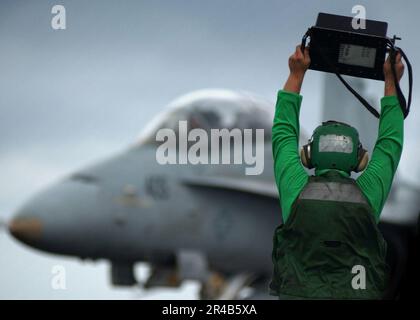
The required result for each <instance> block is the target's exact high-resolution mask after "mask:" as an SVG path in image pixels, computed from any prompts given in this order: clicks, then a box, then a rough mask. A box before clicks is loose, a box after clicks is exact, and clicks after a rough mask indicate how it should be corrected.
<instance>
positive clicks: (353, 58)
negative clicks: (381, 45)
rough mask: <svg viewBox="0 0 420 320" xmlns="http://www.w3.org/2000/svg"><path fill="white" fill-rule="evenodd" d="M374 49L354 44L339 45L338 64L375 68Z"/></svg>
mask: <svg viewBox="0 0 420 320" xmlns="http://www.w3.org/2000/svg"><path fill="white" fill-rule="evenodd" d="M375 57H376V48H370V47H363V46H358V45H354V44H340V54H339V56H338V62H339V63H343V64H348V65H353V66H360V67H367V68H373V67H375Z"/></svg>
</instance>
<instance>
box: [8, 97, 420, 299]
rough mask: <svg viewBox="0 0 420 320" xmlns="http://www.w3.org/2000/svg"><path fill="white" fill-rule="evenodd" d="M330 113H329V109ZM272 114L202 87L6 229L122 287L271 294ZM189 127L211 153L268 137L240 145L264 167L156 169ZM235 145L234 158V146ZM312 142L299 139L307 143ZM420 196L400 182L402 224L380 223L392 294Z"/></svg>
mask: <svg viewBox="0 0 420 320" xmlns="http://www.w3.org/2000/svg"><path fill="white" fill-rule="evenodd" d="M338 90H339V89H338ZM349 99H351V98H349ZM344 100H345V99H343V98H341V100H340V102H341V103H343V101H344ZM352 102H353V104H354V101H352ZM325 105H326V106H327V107H326V108H327V109H328V105H330V106H332V105H333V104H332V103H328V102H326V103H325ZM273 112H274V104H273V103H270V102H268V101H266V100H264V99H262V98H260V97H258V96H256V95H253V94H249V93H244V92H233V91H228V90H201V91H197V92H193V93H190V94H187V95H185V96H183V97H181V98H178V99H176V100H175V101H173V102H172V103H170V104H169V106H168V107H167V109H166V111H165V112H164V113H162V114H160V115H158V116H157V118H156V119H155V120H154V121H152V122H151V123H150V124H149V126H148V127H147V128H145V130H144V131H143V133H142V134H141V136H140V139H139V140H137V141H136V143H135V144H133V145H131V146H130V147H129V148H128V149H127V150H125V151H124V152H122V153H121V154H118V155H115V156H113V157H111V158H109V159H106V160H104V161H102V162H100V163H98V164H94V165H92V166H88V167H86V168H83V169H81V170H79V171H77V172H74V173H73V174H71V175H69V176H68V177H66V178H65V179H63V180H61V181H58V182H57V183H56V184H55V185H52V186H51V187H49V188H48V189H46V190H44V191H42V192H40V193H38V194H37V195H35V196H34V197H33V198H32V199H30V200H29V201H28V202H27V203H26V204H24V205H23V206H22V207H21V209H20V210H19V211H18V212H17V213H16V214H15V216H14V218H13V220H12V221H11V222H10V224H9V230H10V232H11V234H12V235H13V236H14V237H15V238H16V239H18V240H20V241H22V242H24V243H25V244H27V245H29V246H31V247H34V248H37V249H39V250H43V251H47V252H50V253H54V254H60V255H69V256H75V257H79V258H81V259H93V260H97V259H106V260H109V261H110V264H111V280H112V283H113V284H114V285H122V286H134V285H137V284H138V283H141V284H142V285H143V287H144V288H146V289H149V288H155V287H177V286H179V285H180V284H181V283H182V282H183V281H184V280H186V279H189V280H197V281H199V282H200V283H201V284H202V289H201V291H200V297H201V298H206V299H235V298H238V297H240V293H241V291H242V289H244V288H246V287H248V288H251V289H253V290H254V291H253V292H254V294H253V295H251V296H249V298H269V295H268V282H269V279H270V277H271V274H272V261H271V250H272V236H273V231H274V229H275V228H276V226H278V225H279V224H281V223H282V221H281V210H280V206H279V199H278V193H277V189H276V186H275V183H274V173H273V159H272V151H271V126H272V120H273ZM364 116H365V115H364ZM325 120H327V119H325ZM337 120H339V119H337ZM354 120H355V121H357V120H358V119H357V117H355V119H354ZM183 121H185V122H186V124H187V129H186V130H187V131H188V132H191V131H192V130H194V129H197V128H200V129H203V130H204V131H205V132H206V133H209V137H208V145H209V146H211V145H212V144H211V140H212V139H213V138H212V136H211V135H210V133H211V130H212V129H229V130H233V129H235V128H237V129H239V130H240V132H241V133H242V136H243V134H244V131H245V130H246V129H251V130H252V132H253V133H255V132H256V131H257V130H258V129H260V130H261V129H262V130H264V131H263V132H264V135H263V136H264V139H263V141H258V139H253V140H252V142H251V144H250V145H248V146H247V145H246V142H245V140H241V142H240V145H241V147H242V148H243V149H242V151H243V150H245V149H246V147H250V150H252V152H256V150H258V148H263V149H260V150H263V158H264V160H263V161H264V165H263V171H262V172H261V174H257V175H247V174H246V169H247V168H249V164H247V163H246V162H244V161H243V162H242V163H241V162H240V161H238V163H226V162H225V163H223V162H222V163H218V164H203V163H195V164H192V163H188V162H187V163H185V164H182V163H179V162H180V161H178V162H177V163H176V164H164V165H162V164H160V163H159V161H158V159H157V149H158V148H159V147H160V146H162V145H161V144H162V141H158V140H159V139H157V137H158V136H159V134H158V132H159V130H161V129H171V130H172V131H173V132H174V133H175V136H176V137H177V138H179V136H180V135H181V127H180V125H179V124H180V122H183ZM347 122H349V121H348V119H347ZM350 122H351V121H350ZM352 124H354V123H352ZM354 125H356V127H357V124H354ZM232 132H233V131H229V132H228V133H227V134H228V135H230V134H231V133H232ZM228 138H229V139H227V140H228V141H230V142H231V144H230V145H229V146H228V147H227V148H228V151H229V152H228V153H229V154H230V155H231V156H232V155H233V153H234V152H233V151H234V150H233V149H234V148H235V146H234V143H232V140H235V139H234V137H233V136H232V137H228ZM307 139H308V136H307V135H306V134H305V132H304V131H301V137H300V144H301V145H302V144H304V143H306V141H307ZM185 143H186V146H187V149H184V150H182V149H181V148H179V145H180V144H182V142H180V141H177V143H176V144H175V145H173V146H172V147H173V148H175V153H176V159H178V160H179V159H181V158H183V159H184V160H185V158H186V155H185V154H182V153H185V152H188V150H189V149H188V148H191V147H192V145H193V141H187V142H185ZM248 144H249V142H248ZM166 151H167V152H168V153H169V152H172V151H173V150H170V149H168V150H166ZM209 152H216V153H219V154H220V153H221V152H223V150H220V148H219V147H218V148H217V150H211V148H210V150H209ZM228 158H229V157H228ZM230 159H231V160H232V157H231V158H230ZM231 162H232V161H231ZM417 194H418V189H415V188H414V189H413V188H411V187H408V186H404V185H403V184H398V185H396V186H394V188H393V191H392V193H391V196H390V201H388V204H387V206H388V207H386V208H385V211H386V210H392V211H393V212H399V214H400V217H401V216H404V218H400V219H395V218H393V217H392V218H389V219H388V220H387V219H386V218H387V217H388V216H390V215H388V216H387V215H385V219H384V220H383V221H382V222H381V225H382V226H381V227H382V230H383V232H384V234H385V237H386V239H387V241H388V244H389V246H390V248H391V249H390V255H389V264H390V265H391V266H392V279H393V282H392V284H391V286H390V290H389V293H388V294H389V296H390V297H396V296H398V295H399V294H400V293H401V290H402V289H401V288H402V287H403V286H406V285H407V279H406V278H404V276H406V274H407V268H408V267H407V266H408V263H407V261H408V259H409V257H410V256H411V255H413V252H414V253H416V252H417V249H415V248H411V247H410V250H411V251H410V250H408V249H407V248H408V245H407V243H408V242H409V243H413V241H414V240H413V239H414V237H415V236H416V235H417V234H416V233H415V232H414V231H412V229H413V228H412V227H413V224H414V221H417V215H418V208H419V206H418V205H419V204H420V203H419V201H418V199H417V197H416V195H417ZM389 208H392V209H389ZM407 217H409V218H407ZM407 230H409V232H408V231H407ZM139 262H146V263H148V264H149V265H150V266H151V270H152V272H151V273H150V276H149V277H148V278H147V279H142V280H140V279H136V278H135V275H134V272H133V267H134V265H135V264H136V263H139Z"/></svg>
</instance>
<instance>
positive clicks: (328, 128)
mask: <svg viewBox="0 0 420 320" xmlns="http://www.w3.org/2000/svg"><path fill="white" fill-rule="evenodd" d="M360 147H361V144H360V141H359V133H358V132H357V130H356V129H355V128H353V127H352V126H349V125H348V124H345V123H342V122H337V121H327V122H323V123H322V125H321V126H319V127H317V128H316V129H315V130H314V133H313V135H312V141H311V143H310V148H311V150H310V154H311V157H310V158H311V163H312V166H313V167H314V168H316V169H318V170H322V169H337V170H342V171H345V172H351V171H357V167H358V164H359V156H360V154H359V149H360Z"/></svg>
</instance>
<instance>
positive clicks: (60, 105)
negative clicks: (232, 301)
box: [0, 0, 420, 298]
mask: <svg viewBox="0 0 420 320" xmlns="http://www.w3.org/2000/svg"><path fill="white" fill-rule="evenodd" d="M55 4H62V5H64V6H65V8H66V12H67V29H66V30H53V29H52V28H51V25H50V23H51V18H52V14H51V8H52V6H53V5H55ZM356 4H362V5H364V6H365V7H366V9H367V17H368V18H369V19H376V20H386V21H387V22H388V23H389V27H388V34H389V35H393V34H394V33H396V34H398V35H401V36H402V38H403V41H402V42H401V43H400V45H401V46H402V47H403V48H404V49H405V51H406V53H407V54H408V56H409V57H410V58H411V61H412V65H413V69H414V70H416V66H417V65H418V62H417V60H416V58H417V57H418V56H419V53H420V47H419V45H418V35H417V32H418V30H419V27H420V22H419V19H418V12H419V11H420V3H419V2H418V1H415V0H412V1H401V2H396V1H393V2H384V1H379V0H378V1H341V0H340V1H325V0H322V1H321V0H318V1H316V0H311V1H309V0H308V1H303V0H302V1H274V0H273V1H267V0H265V1H258V0H247V1H240V0H235V1H232V0H230V1H226V0H223V1H221V0H211V1H207V0H206V1H205V0H201V1H193V0H190V1H186V0H185V1H181V0H173V1H169V0H166V1H159V0H153V1H152V0H149V1H103V0H101V1H92V0H91V1H79V0H71V1H70V0H62V1H59V2H58V1H44V0H37V1H28V0H27V1H23V0H2V1H1V4H0V39H1V42H0V43H1V44H0V46H1V50H0V88H1V91H0V92H1V94H0V110H1V117H0V174H1V179H0V188H1V189H0V190H1V192H0V218H2V219H5V220H7V219H9V218H10V217H11V215H12V214H13V212H14V211H15V210H16V208H17V207H18V206H19V205H20V204H22V202H23V201H24V200H25V199H27V198H28V197H29V196H30V195H32V194H33V193H34V192H36V191H38V190H39V189H40V188H43V187H45V186H47V185H48V184H49V183H51V182H53V181H55V180H57V179H58V178H60V177H62V176H63V175H65V174H68V173H69V172H71V171H73V170H75V169H77V168H80V167H81V166H84V165H86V164H89V163H91V162H93V161H95V160H98V159H101V158H103V157H105V156H108V155H111V154H113V153H115V152H117V151H119V150H121V149H123V148H125V147H126V146H127V144H129V143H132V142H133V141H134V140H135V138H136V136H137V135H138V133H139V132H140V131H141V129H142V127H143V126H144V125H145V124H146V123H147V122H148V121H149V120H151V119H152V118H153V117H154V116H155V115H156V114H157V113H158V112H159V111H161V110H162V109H163V108H164V106H165V105H166V104H167V103H168V102H170V101H171V100H172V99H174V98H175V97H177V96H179V95H181V94H184V93H187V92H189V91H192V90H196V89H202V88H228V89H240V90H246V91H251V92H255V93H257V94H259V95H262V96H264V97H266V98H268V99H269V100H271V101H273V102H274V100H275V97H276V93H277V90H278V89H279V88H281V86H282V85H283V83H284V81H285V79H286V77H287V72H288V67H287V58H288V56H289V55H290V53H291V52H292V50H294V47H295V45H296V44H298V43H299V42H300V39H301V37H302V35H303V33H304V32H305V31H306V29H307V28H308V27H309V26H311V25H313V24H314V23H315V20H316V17H317V14H318V12H320V11H323V12H330V13H336V14H342V15H351V8H352V7H353V6H354V5H356ZM414 76H416V75H414ZM321 80H322V78H321V74H320V73H317V72H309V73H308V75H307V78H306V80H305V84H304V87H303V91H302V94H303V96H304V104H303V109H302V118H301V124H302V126H303V127H304V128H306V129H307V131H311V130H312V129H313V128H314V127H315V126H316V125H317V124H318V123H319V121H320V120H321V119H320V116H319V110H320V107H321V106H320V104H321V101H322V97H321V92H322V90H323V88H322V81H321ZM404 88H406V85H404ZM417 88H418V86H417V85H416V86H415V88H414V96H413V100H414V104H413V110H412V113H411V116H410V118H409V119H408V120H407V121H406V144H405V152H404V155H403V158H402V161H401V171H402V173H403V174H404V172H407V173H406V176H408V178H410V176H412V175H410V174H409V173H410V172H412V168H413V166H414V164H415V163H416V161H415V159H416V158H415V157H414V154H413V152H406V151H407V150H414V149H415V147H417V149H418V142H416V140H415V137H416V135H417V136H418V131H416V127H418V126H419V125H420V118H419V116H418V113H419V112H418V108H417V106H416V103H415V102H416V97H417V93H418V90H417ZM382 90H383V89H382V84H381V83H380V82H375V81H370V82H369V92H370V93H371V94H372V95H374V96H376V97H378V98H379V97H380V96H381V94H382ZM355 103H356V102H355ZM417 159H418V158H417ZM416 170H417V171H416V172H417V176H419V175H418V173H419V171H418V168H417V167H416ZM0 252H1V254H0V268H1V270H2V272H1V273H0V298H133V297H134V298H136V297H141V292H140V291H139V292H137V291H131V290H115V289H112V288H111V287H110V286H109V285H108V283H109V280H108V277H107V265H106V264H105V263H104V262H102V263H99V264H98V265H95V264H92V263H87V264H82V263H81V262H78V261H77V260H75V259H71V258H62V257H56V256H51V255H47V254H43V253H39V252H36V251H34V250H32V249H28V248H26V247H24V246H23V245H21V244H19V243H17V242H16V241H14V240H13V239H11V238H10V237H9V236H8V235H7V234H4V233H0ZM56 264H60V265H64V266H66V269H67V277H68V288H67V290H65V291H59V292H57V291H54V290H52V289H51V286H50V278H51V267H52V266H53V265H56ZM138 272H139V273H144V272H147V270H146V269H145V268H143V267H140V268H139V269H138ZM195 291H196V287H195V285H194V283H190V284H186V287H185V288H183V289H182V290H181V291H173V290H172V291H171V290H164V291H159V292H157V293H152V294H151V295H150V297H175V296H176V297H177V298H183V297H184V298H190V297H193V296H194V294H195V293H194V292H195ZM162 294H164V295H162Z"/></svg>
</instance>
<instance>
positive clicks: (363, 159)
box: [356, 147, 369, 172]
mask: <svg viewBox="0 0 420 320" xmlns="http://www.w3.org/2000/svg"><path fill="white" fill-rule="evenodd" d="M368 162H369V152H367V150H366V149H363V147H360V149H359V156H358V163H357V168H356V172H360V171H363V170H365V168H366V166H367V164H368Z"/></svg>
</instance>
